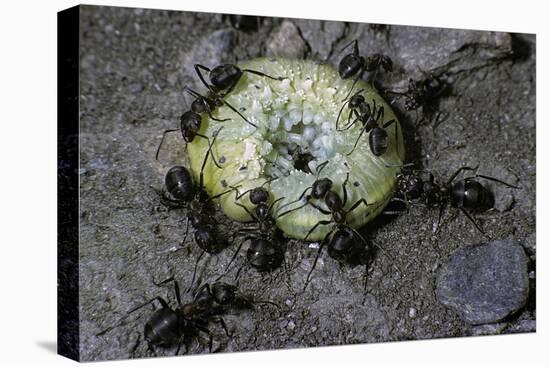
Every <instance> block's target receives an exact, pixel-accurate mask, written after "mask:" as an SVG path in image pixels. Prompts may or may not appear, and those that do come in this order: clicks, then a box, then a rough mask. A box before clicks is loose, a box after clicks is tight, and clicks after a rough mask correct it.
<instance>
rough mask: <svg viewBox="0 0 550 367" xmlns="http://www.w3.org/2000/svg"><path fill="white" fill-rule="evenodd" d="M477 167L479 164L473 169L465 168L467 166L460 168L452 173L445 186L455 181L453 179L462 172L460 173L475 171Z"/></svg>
mask: <svg viewBox="0 0 550 367" xmlns="http://www.w3.org/2000/svg"><path fill="white" fill-rule="evenodd" d="M478 167H479V164H478V165H477V166H475V167H467V166H464V167H460V168H459V169H457V170H456V172H455V173H453V175H452V176H451V178H449V180H448V181H447V183H446V185H447V186H449V185H450V184H451V183H452V182H453V181H454V180H455V178H456V177H457V176H458V175H459V174H460V172H462V171H477V168H478Z"/></svg>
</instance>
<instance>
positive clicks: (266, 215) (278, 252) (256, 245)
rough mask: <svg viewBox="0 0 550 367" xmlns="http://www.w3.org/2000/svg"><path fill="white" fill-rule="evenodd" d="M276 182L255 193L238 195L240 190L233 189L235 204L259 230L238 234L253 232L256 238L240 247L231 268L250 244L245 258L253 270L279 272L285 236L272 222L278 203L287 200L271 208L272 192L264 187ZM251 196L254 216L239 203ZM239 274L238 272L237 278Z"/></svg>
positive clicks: (249, 237) (248, 237)
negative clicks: (277, 270)
mask: <svg viewBox="0 0 550 367" xmlns="http://www.w3.org/2000/svg"><path fill="white" fill-rule="evenodd" d="M275 179H277V177H275V178H272V179H270V180H267V181H266V182H264V183H263V184H262V186H259V187H255V188H253V189H249V190H246V191H245V192H243V193H242V194H239V191H238V188H237V187H233V189H234V190H235V204H236V205H238V206H240V207H241V208H243V209H244V210H245V211H246V212H247V213H248V215H249V216H250V217H251V218H252V220H253V221H254V222H255V223H256V224H257V227H256V228H242V229H240V230H238V231H237V233H243V234H246V233H250V232H251V231H253V232H255V233H253V234H249V235H247V236H246V237H245V238H244V240H243V242H241V244H240V245H239V247H238V248H237V250H236V251H235V254H234V255H233V257H232V258H231V260H230V262H229V265H228V266H227V268H228V269H229V266H230V265H231V263H232V262H233V260H234V259H235V258H236V256H237V254H238V253H239V252H240V250H241V248H242V246H243V244H244V243H245V242H247V241H250V247H249V248H248V250H247V252H246V258H247V260H248V263H249V264H250V266H252V267H253V268H255V269H256V270H258V271H261V272H268V271H273V270H274V269H276V268H278V267H279V266H280V265H281V263H282V262H283V260H284V253H285V248H284V246H283V245H282V234H281V232H280V231H279V230H278V229H277V228H276V227H275V219H274V218H273V214H272V212H273V207H274V206H275V204H276V203H278V202H279V201H281V200H283V199H284V197H280V198H278V199H276V200H273V201H272V202H271V204H268V201H269V192H268V191H267V190H266V189H265V188H264V187H263V186H264V185H266V184H267V183H269V182H272V181H273V180H275ZM246 194H248V195H249V200H250V202H251V203H252V204H254V205H255V207H254V212H251V211H250V209H248V208H247V207H246V206H245V205H243V204H241V203H239V202H237V200H239V199H240V198H242V197H243V196H245V195H246ZM239 272H240V270H239V271H238V272H237V276H236V277H238V274H239Z"/></svg>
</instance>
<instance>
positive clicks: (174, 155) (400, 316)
mask: <svg viewBox="0 0 550 367" xmlns="http://www.w3.org/2000/svg"><path fill="white" fill-rule="evenodd" d="M81 14H82V17H81V40H82V45H81V56H80V57H81V61H80V65H81V69H80V70H81V82H80V83H81V84H80V88H81V103H80V111H81V121H80V127H81V130H80V131H81V137H80V142H81V153H80V165H81V167H80V188H81V205H80V218H81V227H80V228H81V232H80V239H81V242H80V261H81V263H80V310H81V315H80V317H81V330H80V333H81V335H80V341H81V358H82V359H83V360H104V359H120V358H131V357H143V356H146V355H149V354H148V351H147V346H146V343H144V342H143V336H142V334H143V325H144V323H145V321H146V320H147V318H148V317H149V315H150V314H151V312H152V309H151V308H145V309H143V310H142V311H140V312H136V313H134V314H132V315H131V317H129V318H128V322H127V324H125V325H123V326H120V327H117V328H115V329H113V330H112V331H110V332H108V333H106V334H105V335H102V336H96V334H97V333H98V332H99V331H101V330H103V329H104V328H106V327H108V326H111V325H114V324H116V323H117V320H119V318H120V317H122V316H124V315H125V314H126V312H127V311H128V310H130V309H131V308H132V307H134V306H136V305H138V304H140V303H142V302H144V301H145V300H147V299H150V298H153V297H155V296H158V295H160V296H162V297H164V298H165V299H169V300H170V301H171V302H172V304H175V299H174V295H173V292H172V288H171V287H157V286H155V285H154V284H153V280H157V281H158V280H162V279H166V278H168V277H169V276H172V275H173V276H175V278H176V279H178V280H179V281H180V282H181V283H182V285H188V283H189V281H190V279H191V273H192V270H193V266H194V265H195V261H196V258H197V256H198V254H199V250H198V249H197V248H196V246H193V245H191V246H188V247H187V249H188V250H184V251H179V252H177V253H174V251H173V250H174V249H175V248H177V247H178V246H179V242H180V241H181V239H182V236H183V227H182V225H181V223H182V219H183V218H184V213H182V212H181V211H180V212H177V211H172V212H167V211H166V210H165V209H164V208H163V207H162V206H161V205H160V203H159V199H158V196H157V195H156V194H155V192H154V191H153V190H152V189H151V188H150V185H153V186H156V187H160V186H161V185H162V183H163V180H164V174H165V172H166V170H167V169H168V168H169V167H170V166H172V165H174V164H175V163H177V162H178V159H180V157H181V156H182V155H184V148H183V145H182V144H180V143H179V142H169V144H168V145H167V147H168V148H167V149H166V150H167V151H168V152H166V151H164V152H163V154H162V155H161V159H160V160H159V161H158V162H157V161H155V159H154V155H155V151H156V148H157V145H158V143H159V141H160V138H161V135H162V131H164V130H165V129H168V128H176V127H177V126H178V123H179V116H180V115H181V113H182V112H184V111H185V110H187V109H188V108H189V103H190V102H191V100H190V99H189V97H187V96H184V93H183V91H182V87H183V86H184V85H189V86H191V87H193V88H196V89H200V90H202V89H201V86H200V85H199V83H198V80H197V78H196V77H195V75H194V72H193V70H192V66H193V64H194V63H202V64H205V65H209V66H214V65H217V64H219V63H222V62H235V61H238V60H246V59H249V58H252V57H256V56H260V55H265V54H269V55H273V54H284V55H287V56H294V57H300V58H310V59H315V60H327V59H328V62H330V63H332V64H334V65H336V64H337V63H338V61H339V59H340V57H341V56H340V55H339V54H338V52H339V50H340V49H341V48H342V47H343V46H345V45H346V44H347V43H348V42H350V41H351V40H353V39H358V40H359V45H360V49H361V50H362V51H363V52H364V53H374V52H383V53H386V54H388V55H390V56H391V57H392V58H393V61H394V68H395V70H394V73H393V74H391V75H386V74H384V75H381V78H380V83H381V84H382V85H383V86H384V87H387V88H389V89H394V90H398V89H400V90H402V89H404V88H406V86H407V81H408V78H409V77H419V76H420V75H421V74H420V73H421V72H420V69H421V70H426V71H427V70H442V69H449V70H450V71H451V72H452V73H453V74H454V76H453V77H452V78H451V79H452V90H451V91H450V93H449V94H448V95H447V96H445V97H444V98H442V99H441V101H440V103H439V110H440V111H441V112H442V116H446V119H445V120H444V121H443V122H442V123H441V124H439V125H438V126H437V127H436V128H434V127H435V126H436V124H435V123H433V122H432V123H428V124H425V125H423V126H421V127H420V128H419V129H418V131H417V132H416V134H415V133H414V128H413V125H414V122H415V114H414V112H413V113H409V112H406V111H405V110H404V109H403V108H402V107H403V106H402V105H400V104H399V103H396V106H395V109H396V112H398V113H399V116H400V118H401V122H402V124H403V127H404V129H405V131H408V134H407V137H406V139H407V140H406V147H407V155H408V156H407V161H412V162H416V163H418V164H421V165H423V166H424V167H426V168H429V169H431V170H434V171H436V172H438V174H439V175H441V177H448V176H449V175H451V174H452V172H454V170H456V169H457V168H458V167H460V166H462V165H465V164H468V165H475V164H477V163H479V164H480V172H482V173H485V174H488V175H491V176H494V177H497V178H500V179H503V180H508V181H512V182H516V183H518V184H519V185H520V186H521V189H519V190H511V189H507V188H502V187H498V186H494V187H493V190H494V191H495V196H496V203H497V204H496V208H497V210H493V211H490V212H488V213H485V214H482V215H480V216H478V220H479V222H480V224H481V225H482V226H483V228H485V229H486V231H487V232H488V233H489V234H490V235H491V236H492V237H493V238H495V239H505V238H513V239H515V240H517V241H518V242H519V243H520V244H521V245H522V246H523V247H524V249H525V251H526V253H527V254H528V255H529V256H530V257H531V260H532V261H531V265H530V266H531V268H532V269H534V264H535V37H534V36H533V35H517V34H514V35H510V34H507V33H491V32H476V31H461V30H452V29H434V28H417V27H405V26H392V27H391V28H390V29H389V32H385V33H384V32H382V33H380V32H376V31H374V30H373V29H372V28H371V27H369V26H368V25H367V24H344V23H335V22H321V21H309V20H296V19H275V18H273V19H264V21H263V22H262V26H261V28H260V30H259V31H258V32H255V33H252V34H247V33H244V32H242V31H238V30H235V29H233V28H231V26H230V24H229V22H228V21H227V20H226V19H222V17H221V16H219V15H212V14H197V13H185V12H167V11H148V10H142V9H124V8H103V7H88V6H85V7H82V13H81ZM180 163H181V162H180ZM436 219H437V212H436V211H429V210H425V209H423V208H413V209H412V211H411V212H410V213H409V215H401V216H399V217H397V218H382V219H378V220H375V221H374V223H371V224H369V225H368V226H367V228H366V229H365V233H366V234H367V235H368V237H369V238H370V239H371V240H372V241H374V243H376V244H378V246H379V247H383V248H384V249H385V251H384V253H382V252H380V251H379V252H378V254H377V256H376V258H375V259H374V262H373V264H372V266H371V268H370V271H369V277H368V287H367V293H366V295H365V292H364V291H363V283H362V280H363V277H364V270H365V269H364V267H355V268H350V267H349V266H341V265H339V264H338V263H337V262H336V261H335V260H333V259H331V258H330V257H329V256H328V255H327V254H326V253H323V254H322V255H321V258H320V261H319V263H318V265H317V268H316V270H315V272H314V276H313V280H312V282H311V284H310V286H309V288H308V289H307V291H306V292H302V287H303V284H304V280H305V277H306V275H307V272H308V271H309V269H310V267H311V264H312V262H313V259H314V257H315V254H316V251H317V250H316V249H315V248H312V247H311V246H308V244H305V243H303V242H296V241H291V242H290V243H289V246H288V247H289V249H288V251H287V253H286V263H287V267H286V269H279V270H277V271H275V272H274V273H273V274H271V275H264V276H262V275H260V274H258V273H256V272H254V271H252V270H250V269H248V270H246V269H245V270H243V271H244V273H243V275H242V276H241V281H240V288H241V290H242V292H243V293H245V294H248V295H250V296H253V297H255V298H256V299H268V300H271V301H273V302H276V303H277V304H279V305H281V307H282V308H281V310H277V309H276V308H274V307H273V306H269V305H257V306H256V307H255V309H254V310H249V311H241V312H233V313H230V314H229V315H227V316H226V317H225V321H226V323H227V324H228V326H229V329H230V331H231V332H232V333H233V336H232V337H231V338H228V337H227V336H225V334H224V332H223V330H222V329H221V328H219V327H218V326H217V325H212V327H211V329H212V331H213V333H214V334H215V339H214V349H215V350H220V351H222V352H231V351H246V350H262V349H279V348H298V347H311V346H321V345H334V344H352V343H371V342H382V341H398V340H412V339H430V338H444V337H456V336H471V335H481V334H500V333H511V332H525V331H534V321H532V320H535V318H536V315H535V311H536V308H535V304H534V301H533V300H534V295H533V294H532V295H531V297H530V299H529V302H528V303H527V306H526V307H525V308H524V309H522V310H521V311H520V312H518V313H516V314H515V315H512V316H510V317H508V318H507V319H505V320H503V321H501V322H498V323H495V324H488V325H482V326H472V325H469V324H467V323H465V322H464V321H463V320H462V319H461V318H460V316H459V315H458V314H457V313H456V312H455V311H452V310H450V309H448V308H446V307H444V306H443V305H441V304H440V303H438V301H437V299H436V297H435V276H436V274H437V271H438V269H439V268H440V267H441V264H443V263H444V262H445V260H446V259H447V258H448V257H449V255H450V254H452V252H453V251H454V250H456V249H457V248H459V247H461V246H465V245H468V244H475V243H479V242H484V241H485V239H484V238H483V236H482V235H480V233H479V232H477V231H476V230H475V228H474V227H473V226H472V225H471V224H470V223H469V222H468V221H467V219H466V218H465V217H464V216H463V215H461V214H460V212H458V211H456V210H452V209H451V210H448V211H447V212H446V214H445V217H444V220H443V223H442V224H441V228H440V230H439V232H437V233H434V232H433V224H434V222H435V221H436ZM226 224H227V225H226V226H225V227H223V228H222V229H221V230H222V231H228V230H229V226H231V225H232V223H229V222H227V223H226ZM189 239H191V237H189ZM232 254H233V248H232V249H230V250H227V251H224V252H222V253H221V254H220V255H218V256H213V257H211V258H210V260H209V262H208V265H207V266H206V268H205V272H204V274H203V278H202V279H203V280H204V281H211V280H212V279H213V278H214V277H215V276H216V275H217V274H219V273H220V271H222V269H225V265H226V264H227V263H228V261H229V258H230V256H231V255H232ZM385 254H386V255H385ZM242 260H243V259H238V261H242ZM396 267H398V268H399V269H400V270H401V271H400V272H397V271H396V270H395V268H396ZM188 297H189V295H184V301H189V298H188ZM140 341H141V342H140ZM157 352H158V354H159V355H171V354H173V353H174V350H163V349H158V350H157ZM190 352H191V353H208V347H207V343H205V342H204V341H202V342H200V341H199V342H197V343H195V344H194V345H193V348H192V350H191V351H190Z"/></svg>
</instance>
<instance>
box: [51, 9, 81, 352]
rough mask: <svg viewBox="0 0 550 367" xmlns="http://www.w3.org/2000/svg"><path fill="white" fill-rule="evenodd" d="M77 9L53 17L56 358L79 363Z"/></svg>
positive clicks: (78, 35)
mask: <svg viewBox="0 0 550 367" xmlns="http://www.w3.org/2000/svg"><path fill="white" fill-rule="evenodd" d="M79 43H80V6H75V7H72V8H69V9H66V10H63V11H60V12H58V13H57V353H58V354H60V355H62V356H65V357H67V358H70V359H74V360H77V361H78V360H79V359H80V326H79V325H80V320H79V289H78V286H79V225H78V224H79V219H78V217H79V214H78V212H79V205H78V202H79V201H78V199H79V194H78V191H79V190H78V188H79V180H78V167H79V137H78V133H79Z"/></svg>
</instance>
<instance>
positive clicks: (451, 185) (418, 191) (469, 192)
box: [385, 165, 520, 238]
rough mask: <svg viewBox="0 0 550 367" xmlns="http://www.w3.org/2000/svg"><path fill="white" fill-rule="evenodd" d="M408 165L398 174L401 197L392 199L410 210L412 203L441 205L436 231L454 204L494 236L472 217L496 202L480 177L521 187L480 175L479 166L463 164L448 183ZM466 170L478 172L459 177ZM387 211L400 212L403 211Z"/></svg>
mask: <svg viewBox="0 0 550 367" xmlns="http://www.w3.org/2000/svg"><path fill="white" fill-rule="evenodd" d="M405 166H407V165H405ZM405 166H404V168H405V169H406V171H405V172H402V173H400V174H399V175H398V177H397V187H398V188H397V191H396V194H397V197H396V198H394V199H392V200H393V201H398V202H402V203H404V204H405V205H406V206H407V209H408V207H409V206H410V205H420V206H425V207H428V208H436V207H439V216H438V220H437V224H436V231H437V230H438V229H439V223H440V222H441V218H442V216H443V212H444V210H445V208H446V207H447V205H448V204H450V205H451V206H452V207H453V208H458V209H459V210H460V211H461V212H462V213H463V214H464V215H465V216H466V218H468V220H469V221H470V222H471V223H472V224H473V225H474V226H475V227H476V229H477V230H478V231H479V232H480V233H481V234H483V235H484V236H486V237H488V238H490V237H489V236H488V235H487V234H486V233H485V232H484V231H483V230H482V229H481V227H480V226H479V224H478V223H477V222H476V221H475V219H474V217H473V216H472V214H474V213H481V212H484V211H487V210H489V209H491V208H492V207H493V206H494V201H495V199H494V195H493V193H492V192H491V191H490V190H489V189H488V188H487V187H485V186H483V185H482V184H481V183H480V182H479V181H478V179H485V180H488V181H492V182H496V183H499V184H502V185H505V186H507V187H510V188H513V189H519V188H520V187H519V186H515V185H512V184H509V183H507V182H504V181H502V180H499V179H497V178H494V177H491V176H486V175H482V174H478V173H477V170H478V167H479V166H476V167H467V166H463V167H460V168H459V169H457V170H456V171H455V172H454V173H453V174H452V175H451V177H450V178H449V179H448V180H447V181H446V182H444V183H440V182H439V180H438V179H437V178H436V177H435V176H434V174H433V173H432V172H430V171H426V170H414V169H408V168H407V167H405ZM408 166H410V165H408ZM464 171H470V172H474V174H473V175H472V176H469V177H465V178H462V179H460V180H456V179H457V177H458V176H459V175H460V173H462V172H464ZM385 213H386V214H398V213H400V211H389V212H385Z"/></svg>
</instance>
